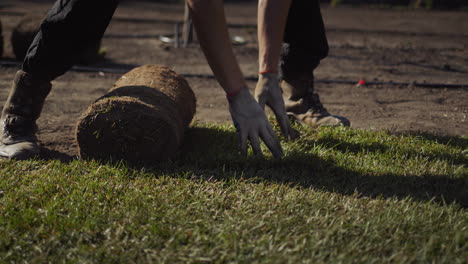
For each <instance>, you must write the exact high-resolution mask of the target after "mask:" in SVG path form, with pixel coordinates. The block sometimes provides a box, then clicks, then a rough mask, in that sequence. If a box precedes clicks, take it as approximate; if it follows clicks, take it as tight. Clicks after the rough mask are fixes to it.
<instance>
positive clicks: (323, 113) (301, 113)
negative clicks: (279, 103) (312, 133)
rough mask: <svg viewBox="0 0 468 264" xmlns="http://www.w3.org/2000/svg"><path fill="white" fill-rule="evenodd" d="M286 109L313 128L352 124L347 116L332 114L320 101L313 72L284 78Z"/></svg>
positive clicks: (289, 113) (282, 82)
mask: <svg viewBox="0 0 468 264" xmlns="http://www.w3.org/2000/svg"><path fill="white" fill-rule="evenodd" d="M280 86H281V89H282V90H283V98H284V103H285V106H286V111H287V112H288V115H289V116H292V117H294V118H295V119H296V120H297V121H298V122H300V123H301V124H303V125H307V126H309V127H312V128H316V127H319V126H339V125H344V126H350V122H349V120H348V119H347V118H346V117H343V116H338V115H332V114H330V113H329V112H328V111H327V109H325V107H323V105H322V103H321V102H320V97H319V96H318V94H316V93H315V92H314V76H313V74H312V73H310V74H303V75H298V76H297V77H296V78H283V79H282V80H281V82H280Z"/></svg>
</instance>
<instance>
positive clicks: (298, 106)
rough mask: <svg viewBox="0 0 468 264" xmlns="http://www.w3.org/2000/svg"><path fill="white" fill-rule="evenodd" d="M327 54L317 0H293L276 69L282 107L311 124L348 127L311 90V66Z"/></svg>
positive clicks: (312, 89)
mask: <svg viewBox="0 0 468 264" xmlns="http://www.w3.org/2000/svg"><path fill="white" fill-rule="evenodd" d="M327 55H328V41H327V37H326V34H325V27H324V24H323V19H322V14H321V12H320V5H319V1H318V0H293V1H292V4H291V7H290V9H289V15H288V21H287V24H286V29H285V34H284V44H283V49H282V53H281V62H280V69H281V74H282V81H281V88H282V90H283V93H284V100H285V104H286V110H287V111H288V113H289V114H291V115H293V116H294V117H295V118H296V119H297V120H298V121H299V122H301V123H303V124H306V125H308V126H311V127H318V126H321V125H340V124H343V125H345V126H349V125H350V122H349V120H348V119H346V118H345V117H342V116H336V115H331V114H330V113H328V111H327V110H326V109H325V108H324V107H323V105H322V103H321V102H320V98H319V96H318V94H317V93H315V91H314V74H313V71H314V69H315V68H316V67H317V66H318V65H319V63H320V60H322V59H323V58H325V57H326V56H327Z"/></svg>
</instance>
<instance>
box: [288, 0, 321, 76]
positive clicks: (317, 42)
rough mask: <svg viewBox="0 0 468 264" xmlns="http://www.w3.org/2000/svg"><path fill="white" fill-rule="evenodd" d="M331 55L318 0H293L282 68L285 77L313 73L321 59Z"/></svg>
mask: <svg viewBox="0 0 468 264" xmlns="http://www.w3.org/2000/svg"><path fill="white" fill-rule="evenodd" d="M327 55H328V41H327V37H326V35H325V27H324V24H323V19H322V14H321V12H320V4H319V1H318V0H292V3H291V7H290V9H289V14H288V20H287V23H286V30H285V33H284V44H283V48H282V50H281V60H280V70H281V73H282V77H283V78H284V79H294V78H295V77H296V76H301V75H304V74H312V72H313V70H314V69H315V68H316V67H317V66H318V65H319V63H320V60H321V59H323V58H325V57H326V56H327Z"/></svg>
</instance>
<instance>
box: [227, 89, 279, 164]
mask: <svg viewBox="0 0 468 264" xmlns="http://www.w3.org/2000/svg"><path fill="white" fill-rule="evenodd" d="M228 101H229V111H230V112H231V117H232V120H233V122H234V126H235V127H236V129H237V133H238V135H239V146H240V150H241V153H242V155H244V156H246V155H247V139H249V141H250V144H251V145H252V149H253V152H254V154H255V155H261V154H262V151H261V149H260V140H259V138H261V139H262V140H263V142H264V143H265V145H266V146H267V147H268V149H269V150H270V151H271V153H272V154H273V156H274V157H275V158H280V157H281V156H282V155H283V149H282V148H281V144H280V142H279V140H278V138H277V137H276V134H275V131H274V130H273V128H272V127H271V125H270V123H269V122H268V119H267V117H266V115H265V113H264V111H263V109H262V108H261V107H260V105H259V104H258V103H257V102H256V101H255V99H254V98H253V96H252V95H251V94H250V92H249V90H248V89H247V88H243V89H242V90H241V91H240V92H239V93H238V94H237V95H235V96H229V97H228Z"/></svg>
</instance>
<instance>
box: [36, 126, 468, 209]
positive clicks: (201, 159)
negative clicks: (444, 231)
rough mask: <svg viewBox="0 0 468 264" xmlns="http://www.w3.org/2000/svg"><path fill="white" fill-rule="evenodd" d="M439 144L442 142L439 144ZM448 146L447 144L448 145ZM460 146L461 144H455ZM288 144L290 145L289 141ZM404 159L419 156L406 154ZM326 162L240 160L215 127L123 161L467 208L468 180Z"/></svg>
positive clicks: (308, 157) (348, 147)
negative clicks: (158, 154)
mask: <svg viewBox="0 0 468 264" xmlns="http://www.w3.org/2000/svg"><path fill="white" fill-rule="evenodd" d="M421 136H422V137H424V138H425V139H427V140H437V142H439V143H440V142H445V143H447V144H454V145H456V146H460V145H458V143H454V142H452V141H451V140H450V138H448V137H438V136H433V135H430V134H421ZM301 140H302V142H301V144H303V145H304V146H311V147H312V146H314V145H315V146H317V145H320V146H322V147H324V148H334V149H338V150H342V151H347V152H350V151H351V152H354V153H358V152H360V153H370V152H382V153H386V152H390V149H389V148H388V146H385V145H383V144H377V143H372V144H368V145H364V144H354V143H349V142H340V141H339V140H337V139H334V138H320V139H317V140H309V139H301ZM444 140H445V141H444ZM450 142H452V143H450ZM461 143H462V144H465V142H464V141H461ZM293 144H294V143H293ZM405 155H407V157H408V158H411V157H414V156H416V155H419V156H420V155H421V153H418V152H417V151H412V150H408V152H407V153H406V154H405ZM425 155H426V157H427V158H428V159H429V160H431V159H434V160H436V159H439V160H441V159H442V160H447V161H451V162H452V164H456V165H457V164H458V165H461V166H464V165H466V159H465V163H463V162H462V161H463V160H462V159H461V158H457V157H454V156H451V155H446V156H437V155H435V154H434V155H433V154H431V153H428V154H425ZM42 158H44V159H46V160H60V161H63V162H71V161H72V160H74V159H76V157H72V156H69V155H67V154H64V153H60V152H57V151H53V150H47V149H46V150H45V151H44V155H43V157H42ZM104 163H107V164H111V165H115V164H120V165H121V164H122V161H107V162H104ZM337 164H338V162H337V161H336V160H332V159H324V158H321V157H318V156H316V155H313V154H310V153H308V152H306V151H301V149H293V150H290V151H289V152H288V153H287V155H286V156H285V157H284V158H283V159H264V158H259V157H253V156H249V157H247V158H244V157H242V156H240V154H239V153H238V150H237V134H236V133H235V132H234V131H226V130H225V129H221V128H219V127H217V126H212V127H193V128H189V129H188V130H187V131H186V134H185V138H184V142H183V144H182V146H181V148H180V151H179V153H178V155H177V156H176V158H175V159H173V160H171V161H168V162H163V163H159V164H155V165H152V166H148V165H142V164H130V163H125V165H126V166H128V167H129V168H131V169H135V170H141V169H144V170H145V171H146V172H151V173H154V174H156V175H160V174H161V173H164V174H165V175H174V177H180V175H186V174H187V173H188V174H190V175H195V176H194V177H196V178H199V179H202V180H203V179H205V180H208V179H209V180H213V179H215V180H220V181H222V180H226V179H233V178H241V177H242V178H245V179H249V181H251V182H263V181H269V182H274V183H280V184H287V185H290V186H294V187H301V188H313V189H317V190H321V191H326V192H335V193H340V194H343V195H355V194H356V193H357V194H359V195H360V196H364V197H370V198H396V199H399V200H403V199H407V198H411V199H414V200H416V201H434V202H436V203H440V204H452V203H455V204H458V205H459V206H461V207H463V208H468V191H467V190H468V178H467V177H457V176H455V175H439V174H431V173H427V174H423V175H418V174H412V173H404V174H399V173H392V172H386V173H379V172H372V171H363V170H359V169H349V168H346V167H342V166H340V165H337Z"/></svg>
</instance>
